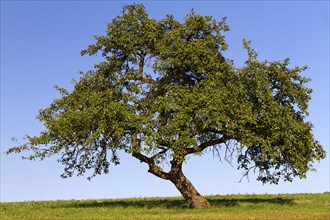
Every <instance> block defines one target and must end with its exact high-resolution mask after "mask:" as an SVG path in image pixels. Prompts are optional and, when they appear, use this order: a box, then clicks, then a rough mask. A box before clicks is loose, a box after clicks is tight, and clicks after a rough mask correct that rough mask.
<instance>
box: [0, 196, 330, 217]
mask: <svg viewBox="0 0 330 220" xmlns="http://www.w3.org/2000/svg"><path fill="white" fill-rule="evenodd" d="M207 198H208V200H209V201H210V203H211V204H212V208H209V209H199V210H196V209H189V208H188V206H187V204H186V203H185V201H184V200H183V199H182V198H180V197H171V198H134V199H106V200H69V201H39V202H14V203H1V208H0V211H1V213H0V219H1V220H4V219H125V220H127V219H162V220H163V219H285V220H291V219H313V220H314V219H327V220H328V219H330V193H328V192H327V193H321V194H279V195H226V196H208V197H207Z"/></svg>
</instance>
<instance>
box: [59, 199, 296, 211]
mask: <svg viewBox="0 0 330 220" xmlns="http://www.w3.org/2000/svg"><path fill="white" fill-rule="evenodd" d="M207 199H208V201H209V202H210V203H211V205H212V207H235V206H239V205H240V204H252V205H253V204H263V203H264V204H277V205H292V204H293V203H294V202H293V199H283V198H281V197H275V198H264V199H263V198H221V196H219V197H218V196H217V197H207ZM57 207H61V208H63V207H65V208H101V207H103V208H147V209H152V208H165V209H189V205H188V204H187V203H186V201H185V200H183V199H182V198H179V197H178V198H145V199H144V198H141V199H114V200H80V201H78V200H77V201H72V202H71V203H69V204H62V205H60V206H57Z"/></svg>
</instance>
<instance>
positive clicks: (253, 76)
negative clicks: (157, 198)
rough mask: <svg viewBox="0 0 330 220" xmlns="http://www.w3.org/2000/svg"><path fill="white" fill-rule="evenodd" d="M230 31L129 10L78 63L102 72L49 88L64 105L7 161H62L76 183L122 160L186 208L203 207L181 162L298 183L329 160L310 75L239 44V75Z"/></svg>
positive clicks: (42, 117) (196, 18) (197, 18)
mask: <svg viewBox="0 0 330 220" xmlns="http://www.w3.org/2000/svg"><path fill="white" fill-rule="evenodd" d="M226 31H229V27H228V25H227V24H226V19H225V18H223V19H222V20H220V21H216V20H215V19H213V18H212V16H202V15H199V14H197V13H195V12H194V11H193V10H192V11H191V12H190V13H188V14H187V15H186V17H185V18H184V21H183V22H180V21H178V20H176V19H175V18H174V17H173V16H172V15H167V16H166V17H165V18H164V19H162V20H160V21H157V20H155V19H153V18H150V17H149V15H148V14H147V12H146V10H145V8H144V6H143V5H141V4H133V5H127V6H124V7H123V11H122V13H121V15H119V16H117V17H115V18H114V19H113V20H112V21H111V22H109V23H108V24H107V29H106V34H105V35H104V36H95V40H96V42H95V43H94V44H91V45H89V46H88V48H87V49H85V50H83V51H82V52H81V54H82V55H99V56H102V58H103V61H102V62H100V63H98V64H96V65H95V68H94V69H93V70H90V71H87V72H84V73H81V76H80V79H79V80H77V81H76V82H74V84H73V89H72V91H69V90H67V89H64V88H60V87H56V89H57V90H58V91H59V92H60V93H61V98H59V99H56V100H54V101H53V102H52V103H51V104H50V106H49V107H48V108H46V109H42V110H40V112H39V115H38V120H39V121H41V122H42V123H43V124H44V126H45V129H44V131H42V132H41V133H40V135H38V136H33V137H31V136H26V142H25V143H23V144H20V145H19V146H16V147H12V148H10V149H9V150H8V151H7V153H13V152H15V153H20V152H22V151H27V152H31V155H29V156H25V158H26V159H30V160H34V159H44V158H46V157H49V156H52V155H54V154H58V155H60V159H59V162H60V163H61V164H63V165H64V166H65V168H64V173H63V174H62V177H71V176H72V175H73V174H74V173H76V174H78V175H82V174H84V173H85V172H86V171H87V170H92V172H93V176H94V175H97V174H102V173H108V171H109V167H110V164H111V163H113V164H115V165H117V164H119V163H120V158H119V157H118V152H119V151H121V150H122V151H125V152H126V153H128V154H131V155H132V156H133V157H135V158H136V159H138V160H140V161H141V162H144V163H146V164H148V166H149V170H148V171H149V172H150V173H152V174H154V175H156V176H158V177H160V178H162V179H166V180H170V181H171V182H173V183H174V184H175V186H176V187H177V188H178V190H179V191H180V192H181V193H182V195H183V196H184V198H185V199H186V200H187V202H188V203H189V204H190V205H191V206H192V207H207V206H209V203H208V202H207V201H206V200H205V199H203V198H202V197H201V196H200V195H199V193H198V192H197V191H196V189H195V188H194V187H193V185H192V184H191V183H190V182H189V180H187V179H186V177H185V176H184V175H183V173H182V163H183V162H184V161H185V160H186V159H187V156H188V155H200V154H203V153H206V152H210V153H211V152H213V153H215V154H216V155H217V156H219V157H224V158H226V157H227V156H229V155H231V156H235V157H237V162H238V165H239V167H238V168H239V169H242V170H244V171H245V175H248V173H249V171H250V170H253V171H254V172H256V173H257V175H258V177H257V179H258V180H260V181H262V182H264V183H266V182H270V183H275V184H277V183H278V182H279V180H280V179H284V180H287V181H292V179H293V178H294V177H299V178H305V177H306V173H307V171H309V170H311V169H313V167H312V164H313V162H315V161H319V160H321V159H323V158H325V151H324V149H323V147H322V146H321V144H320V143H319V142H318V141H317V140H315V139H314V137H313V133H312V128H313V125H312V123H310V122H308V121H306V116H308V102H309V101H310V98H311V96H310V94H311V92H312V90H311V89H310V88H308V87H306V83H307V82H308V81H309V79H308V78H305V77H303V76H302V75H301V74H300V73H301V72H302V71H304V70H306V68H307V67H306V66H304V67H293V68H290V67H289V59H285V60H283V61H273V62H270V61H259V60H258V54H257V53H256V52H255V51H254V50H253V49H252V48H251V46H250V42H248V41H246V40H243V46H244V48H245V49H246V51H247V60H246V62H245V65H244V66H243V67H240V68H238V67H235V65H234V62H233V61H232V60H229V59H226V58H225V57H224V55H223V51H225V50H226V49H227V48H228V45H227V43H226V41H225V37H224V32H226ZM164 162H169V164H170V170H169V171H168V172H167V171H164V170H163V169H162V166H161V164H162V163H164ZM184 188H185V189H184Z"/></svg>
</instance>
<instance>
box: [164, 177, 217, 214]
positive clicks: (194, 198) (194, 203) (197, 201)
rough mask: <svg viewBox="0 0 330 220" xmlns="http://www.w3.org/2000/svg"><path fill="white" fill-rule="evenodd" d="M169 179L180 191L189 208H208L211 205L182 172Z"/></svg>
mask: <svg viewBox="0 0 330 220" xmlns="http://www.w3.org/2000/svg"><path fill="white" fill-rule="evenodd" d="M170 181H171V182H172V183H173V184H174V185H175V187H176V188H177V189H178V190H179V191H180V193H181V194H182V196H183V198H184V199H185V200H186V201H187V202H188V204H189V206H190V207H191V208H208V207H210V206H211V204H210V203H209V201H207V200H206V199H205V198H204V197H203V196H202V195H200V194H199V192H198V191H197V190H196V188H195V187H194V186H193V185H192V183H191V182H190V181H189V180H188V179H187V178H186V177H185V176H184V175H183V173H182V172H180V173H178V174H176V175H175V176H172V178H171V179H170Z"/></svg>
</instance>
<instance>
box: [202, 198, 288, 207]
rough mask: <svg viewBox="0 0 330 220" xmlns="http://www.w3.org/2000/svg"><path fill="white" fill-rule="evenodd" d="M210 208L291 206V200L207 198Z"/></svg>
mask: <svg viewBox="0 0 330 220" xmlns="http://www.w3.org/2000/svg"><path fill="white" fill-rule="evenodd" d="M208 200H209V202H210V203H211V204H212V206H225V207H233V206H238V205H240V204H244V203H245V204H276V205H292V204H293V203H294V202H293V199H287V198H286V199H283V198H281V197H275V198H223V199H222V198H221V197H220V198H212V197H211V198H208Z"/></svg>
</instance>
